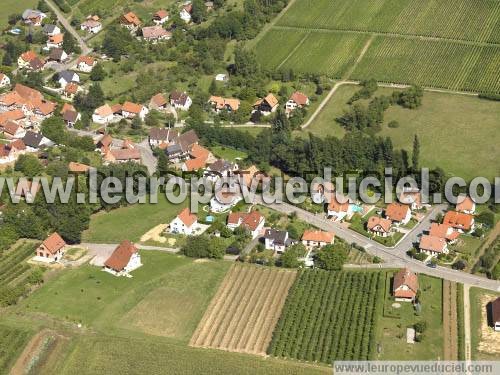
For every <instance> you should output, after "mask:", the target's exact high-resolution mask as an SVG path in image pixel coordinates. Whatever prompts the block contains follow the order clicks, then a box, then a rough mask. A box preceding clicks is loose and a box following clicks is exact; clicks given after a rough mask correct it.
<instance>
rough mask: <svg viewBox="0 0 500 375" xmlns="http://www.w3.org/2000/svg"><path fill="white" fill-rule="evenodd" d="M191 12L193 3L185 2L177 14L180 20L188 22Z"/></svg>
mask: <svg viewBox="0 0 500 375" xmlns="http://www.w3.org/2000/svg"><path fill="white" fill-rule="evenodd" d="M192 12H193V4H191V3H187V4H184V5H183V6H182V8H181V11H180V12H179V16H180V18H181V20H183V21H184V22H186V23H190V22H191V13H192Z"/></svg>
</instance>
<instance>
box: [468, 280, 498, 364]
mask: <svg viewBox="0 0 500 375" xmlns="http://www.w3.org/2000/svg"><path fill="white" fill-rule="evenodd" d="M469 292H470V330H471V347H472V360H476V361H480V360H484V361H488V360H498V356H499V355H500V342H499V340H498V333H497V332H494V331H493V328H491V327H488V326H487V324H485V323H486V308H485V305H486V303H487V302H490V301H493V300H494V299H495V298H497V297H500V293H494V292H491V291H487V290H484V289H479V288H470V290H469ZM495 350H496V352H495Z"/></svg>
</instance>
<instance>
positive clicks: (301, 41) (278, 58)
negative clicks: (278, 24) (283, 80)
mask: <svg viewBox="0 0 500 375" xmlns="http://www.w3.org/2000/svg"><path fill="white" fill-rule="evenodd" d="M287 36H290V37H287ZM367 39H368V36H367V35H358V34H349V33H342V32H338V33H337V32H327V33H323V32H308V33H307V32H303V31H297V30H284V29H273V30H271V31H270V32H268V33H267V34H266V35H264V37H263V38H262V40H261V41H260V42H259V44H258V45H257V49H256V52H257V57H258V59H259V62H260V63H261V64H262V66H263V67H265V68H266V69H269V70H273V69H278V68H279V69H283V70H288V69H292V70H293V71H295V72H297V73H319V74H324V75H328V76H331V77H334V78H340V77H342V75H343V74H344V73H345V72H346V71H347V69H348V68H349V67H350V66H352V64H353V63H354V61H355V60H356V58H357V56H358V55H359V53H360V51H361V49H362V48H363V46H364V44H365V43H366V40H367Z"/></svg>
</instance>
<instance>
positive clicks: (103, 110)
mask: <svg viewBox="0 0 500 375" xmlns="http://www.w3.org/2000/svg"><path fill="white" fill-rule="evenodd" d="M113 120H114V115H113V110H112V109H111V107H110V106H109V104H104V105H103V106H100V107H99V108H96V109H95V110H94V113H93V114H92V121H93V122H95V123H96V124H101V125H105V124H109V123H111V122H113Z"/></svg>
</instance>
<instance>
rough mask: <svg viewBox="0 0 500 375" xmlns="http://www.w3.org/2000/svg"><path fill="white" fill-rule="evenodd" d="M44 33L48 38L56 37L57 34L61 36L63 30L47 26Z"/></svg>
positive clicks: (55, 26)
mask: <svg viewBox="0 0 500 375" xmlns="http://www.w3.org/2000/svg"><path fill="white" fill-rule="evenodd" d="M43 32H44V33H45V35H47V36H54V35H57V34H61V29H60V28H59V26H57V25H45V26H44V27H43Z"/></svg>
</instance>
